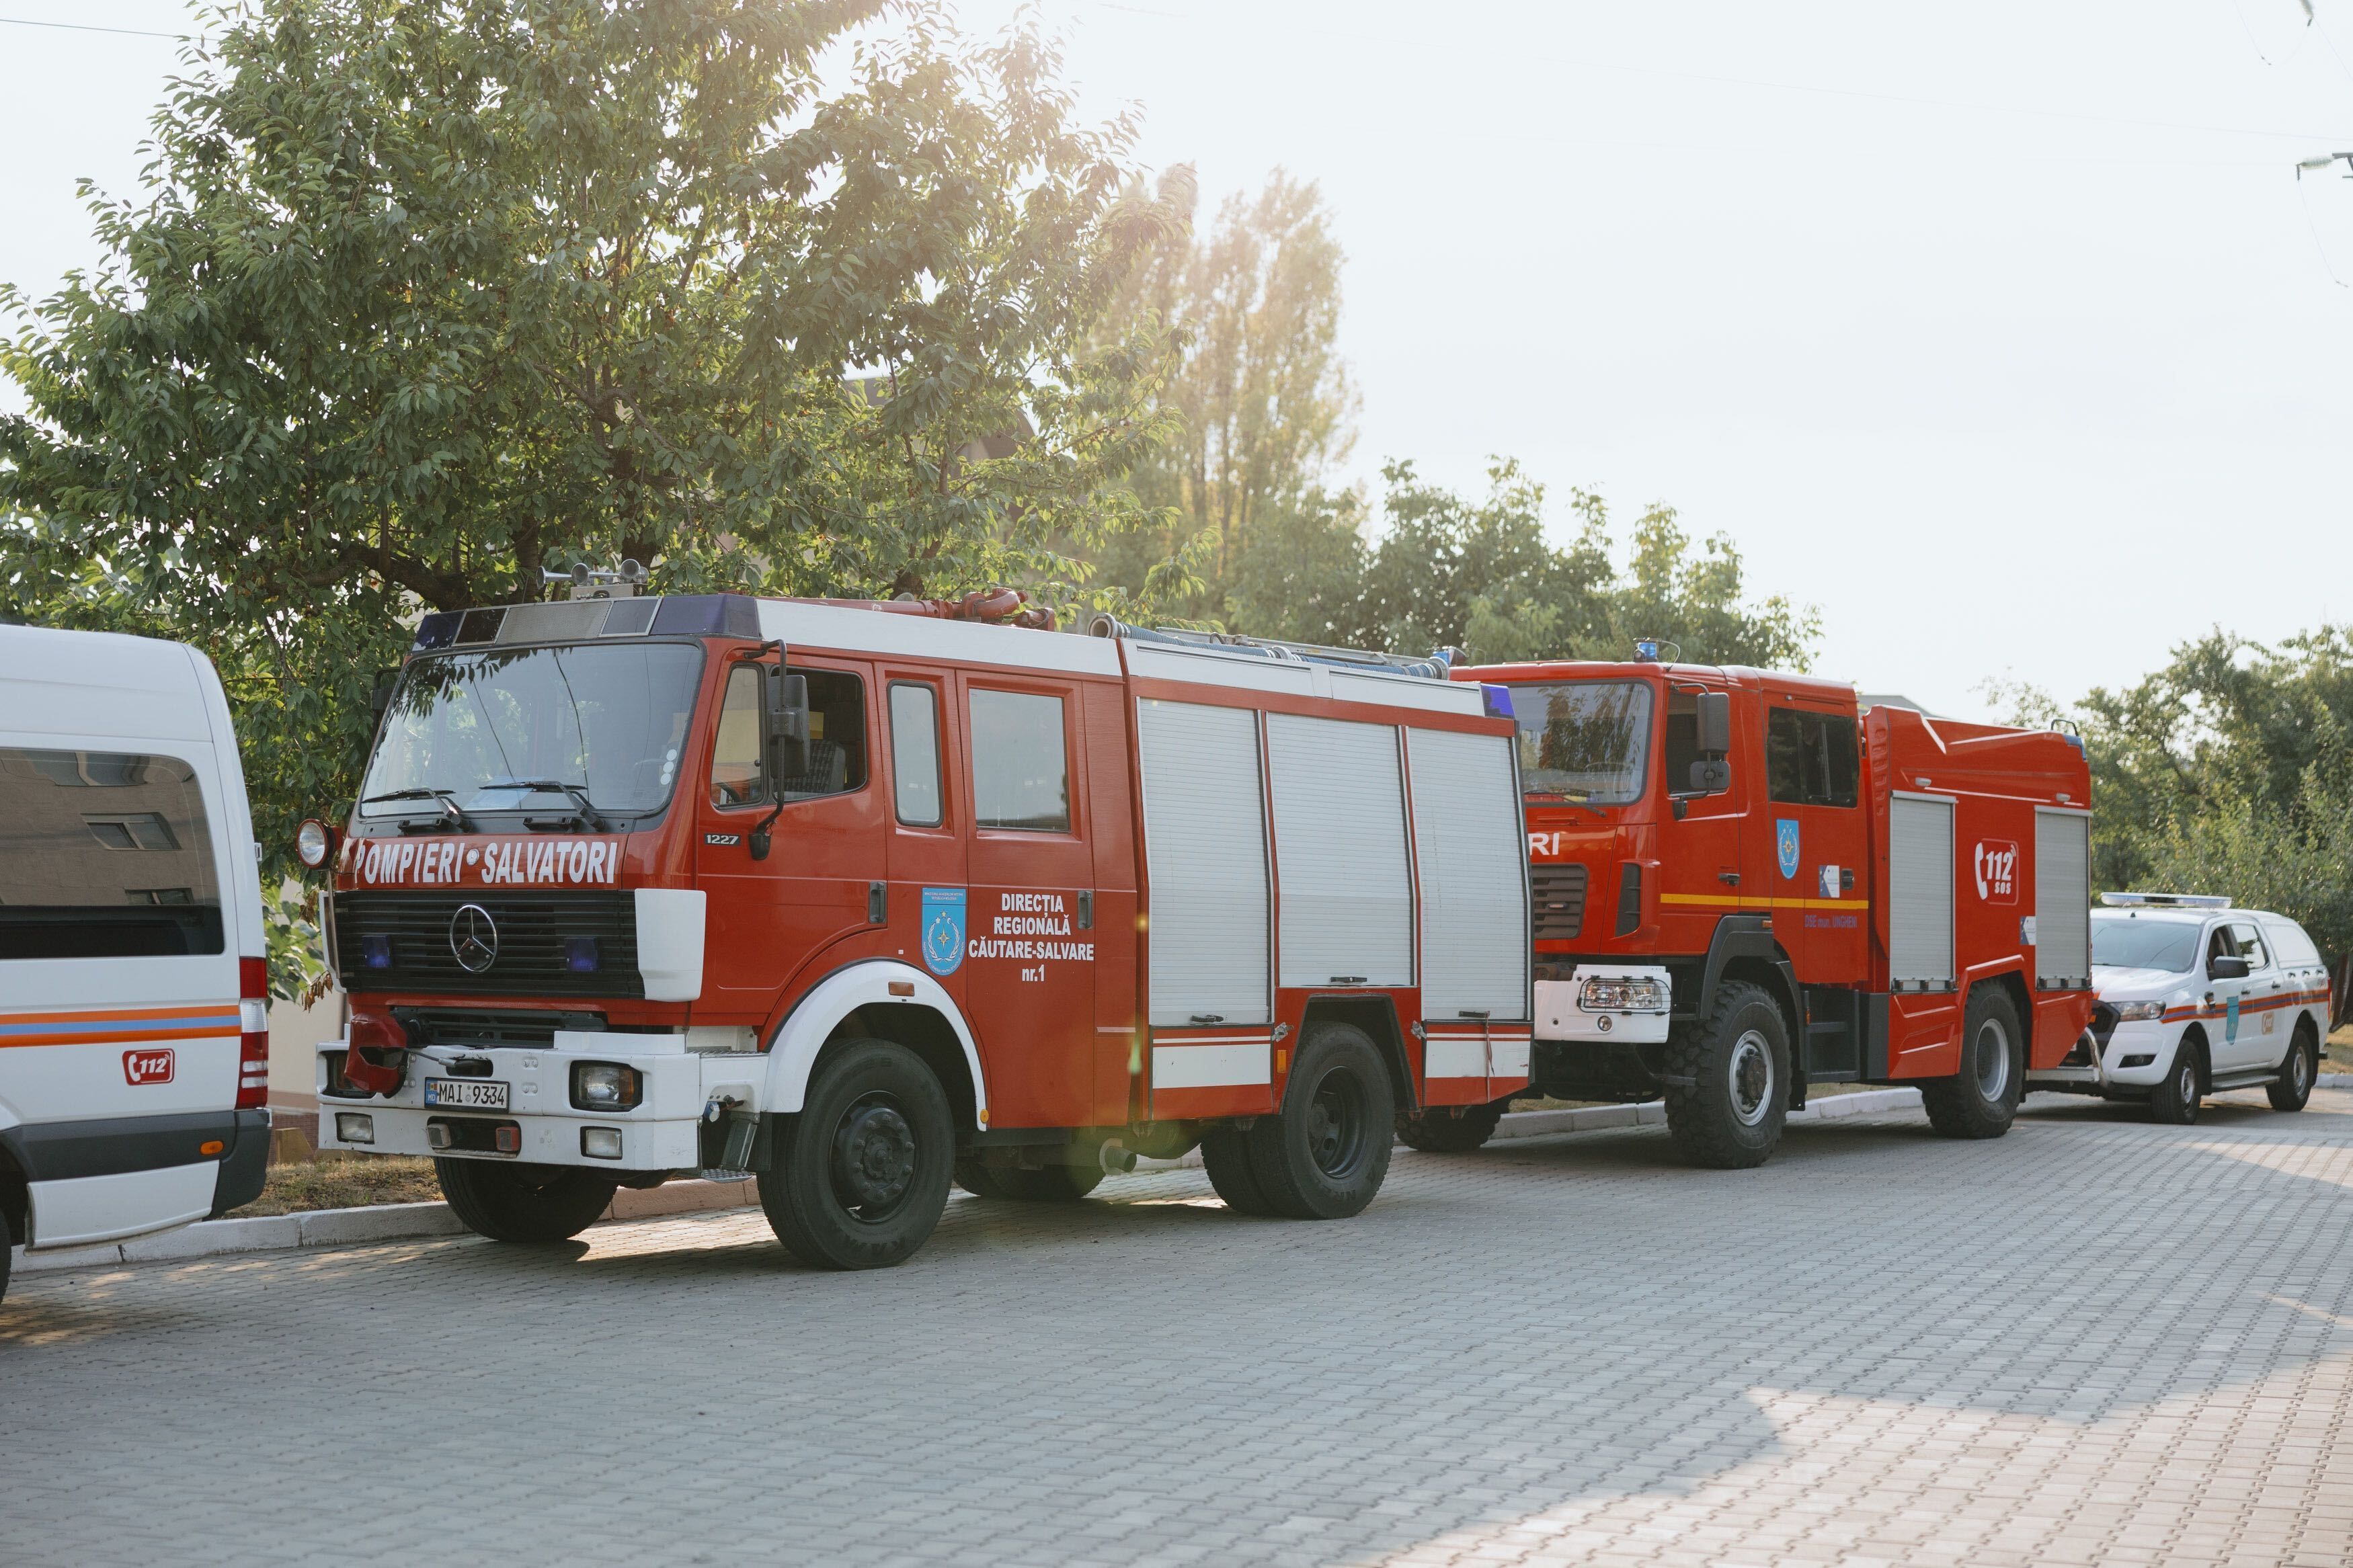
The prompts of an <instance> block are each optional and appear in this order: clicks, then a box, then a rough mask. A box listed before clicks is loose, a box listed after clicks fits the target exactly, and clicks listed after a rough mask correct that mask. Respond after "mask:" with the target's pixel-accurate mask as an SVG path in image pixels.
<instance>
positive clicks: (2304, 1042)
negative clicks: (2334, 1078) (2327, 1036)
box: [2263, 1022, 2320, 1110]
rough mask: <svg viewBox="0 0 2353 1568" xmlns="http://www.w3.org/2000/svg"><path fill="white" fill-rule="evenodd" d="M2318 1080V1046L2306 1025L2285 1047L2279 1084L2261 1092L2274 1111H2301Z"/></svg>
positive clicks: (2308, 1025)
mask: <svg viewBox="0 0 2353 1568" xmlns="http://www.w3.org/2000/svg"><path fill="white" fill-rule="evenodd" d="M2319 1078H2320V1042H2319V1041H2318V1040H2316V1039H2315V1038H2314V1037H2313V1029H2312V1025H2311V1024H2310V1023H2309V1022H2305V1023H2300V1024H2298V1025H2297V1026H2295V1039H2294V1040H2292V1041H2290V1042H2289V1044H2288V1047H2287V1060H2285V1061H2284V1062H2282V1063H2280V1069H2279V1081H2278V1082H2277V1083H2275V1084H2272V1085H2271V1086H2269V1087H2268V1088H2266V1089H2264V1090H2263V1092H2264V1093H2265V1094H2267V1095H2269V1096H2270V1097H2271V1101H2272V1109H2273V1110H2303V1109H2304V1102H2305V1101H2306V1100H2310V1099H2311V1098H2312V1086H2313V1085H2314V1084H2315V1083H2316V1082H2318V1081H2319Z"/></svg>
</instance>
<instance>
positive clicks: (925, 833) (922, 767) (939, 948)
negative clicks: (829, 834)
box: [879, 665, 970, 1006]
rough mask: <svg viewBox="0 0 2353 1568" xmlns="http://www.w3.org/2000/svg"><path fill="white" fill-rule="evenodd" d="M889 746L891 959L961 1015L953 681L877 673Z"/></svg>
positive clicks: (961, 831) (936, 673)
mask: <svg viewBox="0 0 2353 1568" xmlns="http://www.w3.org/2000/svg"><path fill="white" fill-rule="evenodd" d="M879 679H881V686H882V712H883V737H882V738H883V746H884V750H885V751H886V752H887V753H888V758H889V762H888V767H889V773H890V789H891V812H890V823H889V826H887V827H886V829H885V830H884V834H885V838H886V841H887V842H886V846H885V853H884V860H885V865H886V868H887V870H886V874H887V885H886V887H885V889H884V893H883V903H884V919H885V921H887V923H888V924H889V926H890V928H891V942H892V949H893V951H894V952H895V953H896V954H897V955H898V956H900V957H902V958H904V959H905V960H906V961H907V962H908V963H920V964H921V965H923V968H924V969H925V970H926V971H927V972H928V973H930V974H931V975H932V976H933V977H934V979H936V980H937V981H939V983H940V984H941V985H942V986H944V987H945V988H946V990H947V993H948V994H949V995H950V996H951V997H953V998H954V999H955V1002H956V1004H957V1005H959V1006H961V1005H963V1004H964V999H965V976H966V974H967V973H969V971H968V969H967V967H966V965H965V942H966V935H967V931H966V916H967V910H966V909H965V906H966V904H967V903H968V902H969V901H970V894H969V890H968V889H967V888H966V886H965V883H966V880H967V876H966V870H967V868H966V866H965V830H966V829H967V827H968V826H970V819H969V815H968V814H967V813H966V812H965V809H964V805H963V800H962V796H961V794H960V792H959V791H958V790H957V789H956V787H955V781H956V780H957V779H958V778H960V777H961V776H962V774H961V772H960V766H961V756H962V753H961V752H960V751H959V750H958V749H957V747H956V745H955V742H956V727H955V724H954V723H953V722H952V721H951V720H952V718H953V715H954V712H955V709H954V706H953V704H954V702H955V679H954V678H953V677H952V676H950V675H948V674H946V673H945V672H944V671H941V670H936V669H929V668H921V667H914V666H904V667H902V666H896V665H882V666H881V667H879Z"/></svg>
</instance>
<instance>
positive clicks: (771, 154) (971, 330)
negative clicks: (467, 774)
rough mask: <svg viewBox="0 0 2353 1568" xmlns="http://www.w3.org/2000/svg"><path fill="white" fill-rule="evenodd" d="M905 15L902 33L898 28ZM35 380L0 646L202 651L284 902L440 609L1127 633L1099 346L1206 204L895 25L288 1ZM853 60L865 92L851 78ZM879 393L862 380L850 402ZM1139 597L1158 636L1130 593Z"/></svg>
mask: <svg viewBox="0 0 2353 1568" xmlns="http://www.w3.org/2000/svg"><path fill="white" fill-rule="evenodd" d="M886 15H887V16H890V17H891V18H892V19H893V20H895V21H897V22H899V23H900V24H902V26H901V28H900V30H899V32H898V33H897V34H896V35H895V36H894V37H892V39H891V40H889V41H878V40H877V39H876V38H874V37H871V36H868V35H867V34H864V33H862V32H860V30H859V29H860V27H861V26H862V25H864V24H867V23H869V22H871V21H873V20H874V19H876V18H877V17H879V16H886ZM221 22H222V26H221V31H220V32H219V34H218V36H217V38H216V42H215V44H214V45H213V46H212V47H210V49H209V50H196V51H192V52H191V55H190V57H189V64H190V71H189V74H188V76H187V77H186V78H185V79H184V80H183V81H181V82H180V83H178V84H177V86H176V87H175V89H174V93H173V96H172V98H171V100H170V101H169V102H168V103H166V104H165V105H164V107H163V108H162V109H161V110H159V111H158V113H157V115H156V117H155V121H154V139H153V153H154V168H155V169H156V170H157V171H158V174H157V177H156V179H155V182H154V184H153V185H152V187H151V188H150V190H149V191H148V192H147V193H146V195H145V198H144V199H143V201H142V202H140V203H132V202H129V201H111V202H108V201H99V200H96V199H94V198H93V203H92V205H93V211H94V213H95V216H96V220H97V225H98V230H99V236H100V240H101V241H102V243H103V244H104V246H105V248H106V250H107V253H108V259H107V262H106V264H105V265H104V267H103V268H100V270H99V271H98V272H96V273H94V274H90V275H87V276H76V277H74V278H72V279H69V282H68V285H67V287H66V288H65V289H64V290H63V291H62V292H61V293H59V294H58V295H57V296H56V297H55V298H54V299H50V300H45V301H42V302H39V303H37V304H34V303H29V302H28V301H26V300H24V299H23V298H21V297H20V296H18V295H16V293H15V292H14V291H0V306H5V308H6V309H8V310H10V311H11V312H12V313H13V314H14V315H15V316H16V318H17V321H18V325H17V327H16V331H15V332H14V334H13V335H12V336H10V337H9V338H7V339H6V340H5V342H0V369H5V371H6V372H7V373H8V374H10V375H11V376H12V377H13V378H14V379H15V380H16V382H17V384H19V386H20V387H21V388H22V390H23V394H24V395H25V397H26V400H27V402H28V403H29V405H30V410H29V412H28V413H27V414H26V415H25V416H10V417H7V418H5V419H0V520H5V521H0V584H5V599H0V611H5V613H10V614H14V615H16V616H23V617H26V618H38V619H42V620H46V621H49V622H51V623H53V624H67V625H81V626H112V627H119V628H122V629H131V630H140V631H147V632H152V633H155V634H158V635H166V636H176V637H186V638H189V639H191V640H194V641H195V642H197V643H199V644H201V645H203V646H205V647H206V648H207V649H208V650H209V651H210V652H211V653H212V654H213V656H214V658H215V660H216V663H218V664H219V665H220V667H221V668H222V671H223V674H224V677H225V678H226V679H227V683H228V685H229V688H230V690H231V692H232V700H233V701H234V702H235V704H236V707H237V720H238V724H239V731H240V734H241V736H242V739H243V743H244V748H245V754H246V762H247V771H248V778H249V779H250V781H251V784H252V786H253V795H254V799H255V806H256V820H257V827H258V830H259V833H260V835H261V837H262V840H263V843H264V845H265V846H266V847H268V849H269V851H270V852H271V853H270V858H269V861H268V862H267V868H268V869H269V872H271V873H273V874H274V873H276V872H279V871H281V870H283V869H285V868H287V867H288V864H289V862H288V860H287V858H286V856H285V853H284V848H283V847H284V846H285V845H286V844H287V842H288V840H289V838H290V833H291V830H292V827H293V826H294V823H295V821H296V820H297V819H298V818H299V817H300V816H303V815H305V814H306V813H308V812H310V811H313V810H319V809H323V808H326V807H327V806H328V805H329V803H330V802H331V801H332V800H334V799H336V798H337V797H348V796H349V795H350V794H351V793H352V788H353V783H354V780H353V773H354V769H355V766H356V763H357V762H358V760H359V759H358V755H357V753H358V752H359V750H360V748H361V747H362V746H363V745H364V742H365V739H366V736H367V733H368V729H369V723H370V717H369V708H368V704H367V701H366V694H367V690H368V688H369V686H370V683H371V679H372V672H373V671H374V670H375V669H377V668H382V667H385V666H387V665H390V664H392V663H394V662H395V661H396V659H397V658H398V656H399V654H400V652H401V650H402V649H403V647H405V646H406V640H407V639H406V632H405V631H404V630H403V626H404V623H405V622H406V620H408V619H409V618H411V617H412V616H414V614H415V613H416V612H417V611H418V610H420V609H426V608H430V609H450V608H457V607H459V606H461V605H468V604H480V603H485V602H499V601H515V600H524V599H531V598H535V597H538V596H539V595H541V594H542V592H543V589H542V586H541V574H542V569H543V567H551V566H552V567H559V568H560V567H564V566H566V565H568V564H569V563H572V562H575V561H579V560H593V561H596V562H598V563H610V562H611V561H613V560H614V559H616V558H617V557H619V556H624V555H627V556H634V557H636V558H637V559H638V560H641V561H646V562H649V563H653V564H654V566H655V574H656V582H657V585H658V586H659V587H661V588H665V589H668V590H670V591H681V590H695V589H707V588H713V587H720V586H740V587H755V588H764V589H767V590H770V591H782V592H792V593H817V594H851V595H857V594H889V593H892V592H914V593H918V594H941V593H952V592H955V591H958V590H961V589H965V588H971V587H978V586H984V585H987V584H992V583H997V582H1014V583H1019V584H1027V585H1029V586H1032V587H1034V588H1036V589H1038V590H1039V592H1040V593H1041V594H1042V595H1044V596H1045V597H1046V598H1047V599H1048V600H1049V601H1050V602H1060V603H1063V604H1079V603H1084V602H1091V601H1092V600H1094V599H1096V598H1100V597H1103V593H1102V592H1101V591H1097V590H1091V589H1089V588H1088V587H1087V586H1086V584H1087V580H1088V577H1089V575H1090V573H1091V567H1090V565H1089V563H1088V562H1087V561H1086V560H1085V559H1083V558H1082V556H1081V555H1079V554H1077V553H1074V549H1075V550H1081V551H1082V550H1085V549H1090V548H1097V547H1100V546H1102V545H1103V544H1104V543H1105V542H1108V541H1109V540H1110V539H1111V538H1112V537H1113V536H1114V535H1116V534H1118V533H1119V532H1121V531H1124V530H1129V529H1134V528H1136V527H1140V526H1143V525H1145V524H1146V523H1149V522H1151V521H1155V520H1154V519H1153V518H1152V516H1151V513H1150V511H1149V509H1148V508H1147V507H1146V505H1145V503H1144V502H1143V501H1142V500H1139V499H1138V497H1137V496H1136V495H1135V494H1134V491H1133V490H1131V489H1127V488H1126V487H1124V486H1123V485H1120V484H1118V483H1117V482H1116V481H1117V480H1118V479H1119V478H1120V477H1121V476H1123V475H1124V474H1125V473H1126V472H1127V471H1128V470H1129V469H1130V468H1134V466H1135V465H1136V464H1137V463H1138V462H1140V461H1142V460H1144V459H1145V458H1147V457H1148V456H1149V455H1150V454H1151V453H1153V452H1154V451H1155V449H1156V447H1157V446H1158V444H1159V443H1160V442H1162V441H1164V440H1165V439H1166V437H1168V435H1169V434H1170V433H1171V431H1172V430H1173V428H1174V420H1173V417H1172V416H1170V415H1168V414H1167V413H1166V412H1163V411H1161V410H1159V409H1158V408H1157V406H1156V399H1157V395H1158V394H1159V392H1160V389H1161V386H1162V384H1163V383H1164V382H1165V380H1166V375H1167V374H1168V372H1169V370H1170V369H1171V368H1172V367H1173V364H1174V357H1173V355H1174V343H1175V338H1174V335H1173V334H1172V333H1171V332H1169V331H1167V330H1166V329H1165V328H1162V327H1160V326H1158V325H1157V324H1155V323H1152V322H1149V321H1144V322H1134V323H1130V324H1129V325H1127V326H1126V327H1125V328H1124V330H1122V331H1117V332H1115V333H1111V334H1105V333H1104V332H1103V331H1102V330H1101V326H1100V322H1101V320H1102V318H1103V315H1104V314H1105V312H1106V311H1107V310H1109V309H1110V307H1111V306H1112V304H1113V300H1115V299H1116V298H1118V297H1119V296H1120V294H1121V291H1122V290H1123V289H1124V288H1125V287H1126V284H1127V279H1128V274H1129V273H1130V271H1131V270H1132V269H1133V268H1134V265H1135V264H1136V262H1137V261H1138V259H1139V258H1141V257H1143V256H1144V255H1145V253H1146V252H1147V251H1149V250H1151V249H1153V248H1154V247H1165V246H1166V245H1167V244H1169V243H1171V242H1173V241H1174V240H1176V238H1178V237H1181V234H1182V232H1183V230H1184V227H1185V225H1186V222H1187V214H1186V212H1185V211H1184V210H1182V209H1180V208H1178V207H1175V206H1172V205H1169V204H1167V203H1164V202H1162V201H1159V200H1157V199H1155V198H1152V197H1149V196H1146V195H1142V194H1141V193H1140V190H1139V187H1138V186H1137V184H1136V180H1135V173H1134V169H1133V168H1132V167H1131V166H1130V164H1129V163H1127V161H1126V150H1127V147H1128V145H1129V142H1130V141H1131V139H1132V136H1133V133H1134V125H1133V124H1132V122H1131V121H1127V120H1124V119H1123V120H1120V121H1113V123H1112V124H1110V125H1108V126H1104V127H1101V128H1095V129H1088V128H1082V127H1079V126H1076V125H1074V124H1073V123H1072V122H1071V106H1070V100H1069V98H1068V95H1067V93H1066V92H1065V91H1064V90H1063V89H1062V88H1061V87H1060V83H1059V79H1058V70H1059V61H1058V58H1057V57H1056V55H1055V52H1054V50H1053V49H1052V48H1051V47H1050V46H1049V45H1048V44H1046V43H1045V42H1044V41H1042V40H1041V39H1040V38H1039V37H1038V36H1037V35H1036V34H1035V33H1034V32H1033V31H1030V30H1028V29H1027V28H1018V29H1016V30H1015V31H1014V32H1012V33H1010V34H1008V36H1007V37H1004V38H1003V39H1001V40H999V41H998V42H997V43H994V44H992V45H989V46H987V47H973V46H970V45H968V44H966V43H965V41H963V40H962V39H960V38H958V37H956V36H955V34H954V33H953V31H952V30H951V29H950V28H949V27H948V26H946V24H945V23H944V21H943V20H942V19H941V17H940V16H939V15H938V14H937V13H936V12H934V11H933V10H931V9H929V8H926V7H923V6H920V5H886V3H885V0H263V3H260V4H256V5H248V6H243V7H238V8H235V9H232V10H231V11H228V12H227V13H224V14H223V16H222V18H221ZM837 46H842V47H847V48H848V64H847V66H846V75H847V78H848V85H847V86H846V87H844V88H842V89H839V90H838V91H834V92H831V93H828V91H827V90H826V89H825V87H824V85H823V81H822V79H821V78H820V74H819V70H818V55H819V52H820V51H822V50H826V49H828V48H832V47H837ZM845 367H854V368H855V370H856V371H857V372H858V373H859V374H860V375H861V376H862V377H864V378H865V379H864V383H863V384H862V385H861V384H859V381H858V378H857V377H854V376H852V375H849V374H845ZM1109 597H1110V599H1111V601H1112V602H1113V603H1114V604H1124V603H1125V602H1126V601H1125V600H1124V598H1122V597H1121V596H1120V595H1117V594H1116V593H1113V594H1111V595H1109Z"/></svg>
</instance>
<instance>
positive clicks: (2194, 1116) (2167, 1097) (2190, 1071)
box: [2148, 1034, 2204, 1127]
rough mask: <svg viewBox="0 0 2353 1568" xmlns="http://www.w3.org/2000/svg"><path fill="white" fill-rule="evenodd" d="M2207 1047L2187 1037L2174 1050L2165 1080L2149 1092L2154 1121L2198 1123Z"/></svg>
mask: <svg viewBox="0 0 2353 1568" xmlns="http://www.w3.org/2000/svg"><path fill="white" fill-rule="evenodd" d="M2203 1044H2204V1043H2203V1042H2202V1041H2201V1040H2200V1039H2199V1038H2197V1037H2195V1036H2192V1035H2188V1034H2184V1035H2183V1036H2182V1037H2181V1043H2180V1044H2179V1045H2178V1046H2175V1047H2173V1065H2172V1066H2171V1067H2170V1068H2167V1069H2166V1073H2165V1078H2164V1080H2163V1081H2162V1082H2160V1083H2159V1084H2158V1086H2157V1087H2156V1088H2155V1089H2151V1090H2150V1091H2149V1096H2148V1116H2149V1120H2150V1121H2162V1122H2166V1123H2168V1125H2171V1126H2175V1127H2187V1126H2189V1124H2190V1123H2191V1122H2193V1121H2197V1120H2198V1100H2199V1094H2198V1089H2199V1085H2200V1082H2202V1081H2203V1079H2204V1074H2203V1073H2202V1072H2201V1071H2200V1066H2201V1058H2202V1057H2203V1055H2204V1052H2203V1048H2202V1047H2203Z"/></svg>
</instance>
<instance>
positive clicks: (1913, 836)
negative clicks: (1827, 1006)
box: [1887, 795, 1954, 991]
mask: <svg viewBox="0 0 2353 1568" xmlns="http://www.w3.org/2000/svg"><path fill="white" fill-rule="evenodd" d="M1887 838H1888V847H1887V880H1888V898H1887V968H1888V978H1889V979H1890V980H1891V981H1893V982H1894V984H1895V986H1896V988H1897V989H1899V990H1915V991H1917V990H1930V991H1944V990H1950V989H1951V988H1952V986H1953V983H1954V974H1953V803H1952V802H1951V801H1949V800H1933V799H1926V798H1923V797H1921V796H1918V795H1897V796H1896V797H1895V798H1894V799H1893V800H1891V801H1889V802H1888V828H1887Z"/></svg>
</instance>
